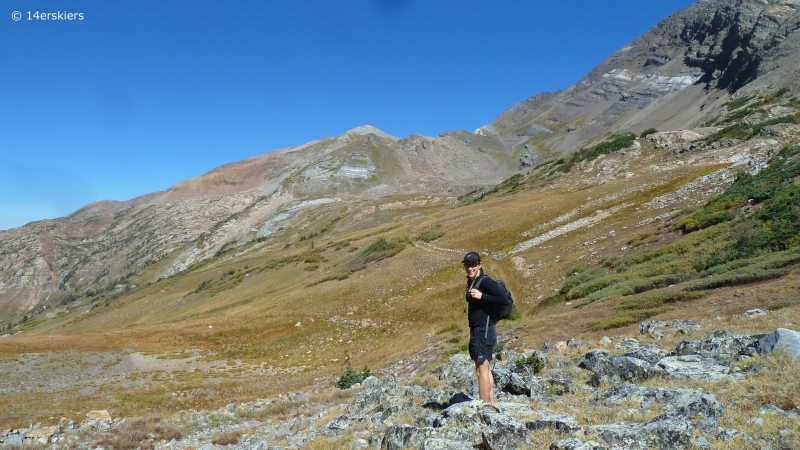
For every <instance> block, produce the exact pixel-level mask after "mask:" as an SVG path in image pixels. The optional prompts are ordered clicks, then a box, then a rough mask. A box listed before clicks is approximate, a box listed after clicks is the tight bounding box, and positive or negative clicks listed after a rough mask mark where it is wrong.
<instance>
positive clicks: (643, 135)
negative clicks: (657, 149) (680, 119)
mask: <svg viewBox="0 0 800 450" xmlns="http://www.w3.org/2000/svg"><path fill="white" fill-rule="evenodd" d="M655 133H658V130H656V129H655V128H648V129H646V130H644V131H642V134H640V135H639V137H640V138H643V137H646V136H650V135H651V134H655Z"/></svg>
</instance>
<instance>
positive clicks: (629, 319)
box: [589, 307, 669, 331]
mask: <svg viewBox="0 0 800 450" xmlns="http://www.w3.org/2000/svg"><path fill="white" fill-rule="evenodd" d="M667 311H669V308H665V307H659V308H648V309H638V310H629V311H625V312H623V313H622V314H619V315H616V316H614V317H609V318H607V319H603V320H598V321H596V322H592V323H590V324H589V329H591V330H592V331H602V330H609V329H611V328H619V327H624V326H626V325H631V324H634V323H639V322H641V321H642V320H645V319H649V318H651V317H653V316H656V315H658V314H661V313H664V312H667Z"/></svg>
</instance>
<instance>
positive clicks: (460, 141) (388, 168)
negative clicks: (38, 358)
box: [0, 127, 518, 318]
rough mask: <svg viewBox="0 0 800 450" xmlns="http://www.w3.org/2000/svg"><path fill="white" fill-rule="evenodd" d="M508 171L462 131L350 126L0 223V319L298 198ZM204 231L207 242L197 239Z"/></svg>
mask: <svg viewBox="0 0 800 450" xmlns="http://www.w3.org/2000/svg"><path fill="white" fill-rule="evenodd" d="M517 170H518V167H517V164H516V163H515V161H513V159H512V158H511V156H509V155H507V154H506V153H504V152H503V151H502V147H501V146H499V145H498V144H497V143H496V142H495V141H494V140H492V139H489V138H484V137H480V136H475V135H473V134H472V133H467V132H454V133H447V134H444V135H442V136H440V137H437V138H430V137H425V136H419V135H413V136H410V137H408V138H405V139H398V138H395V137H392V136H389V135H387V134H385V133H383V132H381V131H380V130H378V129H376V128H374V127H359V128H357V129H354V130H351V131H349V132H347V133H344V134H343V135H341V136H339V137H337V138H326V139H321V140H318V141H314V142H310V143H308V144H305V145H302V146H298V147H292V148H288V149H283V150H276V151H272V152H268V153H265V154H262V155H258V156H255V157H252V158H249V159H246V160H244V161H241V162H237V163H231V164H227V165H224V166H221V167H218V168H216V169H214V170H212V171H210V172H209V173H207V174H205V175H201V176H199V177H196V178H193V179H191V180H187V181H183V182H180V183H178V184H176V185H175V186H173V187H172V188H170V189H168V190H166V191H164V192H157V193H152V194H148V195H145V196H142V197H138V198H135V199H132V200H129V201H126V202H110V201H103V202H98V203H95V204H92V205H88V206H86V207H84V208H81V209H80V210H78V211H76V212H75V213H73V214H71V215H70V216H67V217H65V218H61V219H55V220H46V221H39V222H34V223H31V224H28V225H26V226H24V227H21V228H17V229H13V230H8V231H2V232H0V317H5V318H8V317H10V316H13V315H15V314H18V313H22V312H24V311H28V310H32V309H33V308H36V307H38V306H40V305H41V304H42V302H47V301H49V302H51V303H52V302H53V301H56V302H57V301H60V300H62V299H65V298H66V299H69V298H72V297H70V296H74V295H85V294H86V293H93V292H100V291H111V290H114V289H123V288H124V287H125V286H126V283H125V282H124V280H126V279H128V278H129V277H131V276H133V275H135V274H137V273H139V272H141V271H142V270H144V269H145V268H146V267H148V266H149V265H151V264H153V263H155V262H157V261H160V260H162V259H163V258H165V257H167V256H168V255H171V254H172V253H174V252H176V251H177V250H179V249H181V248H184V247H186V246H187V245H190V243H192V242H193V241H196V240H198V238H200V240H201V241H202V243H201V244H198V243H197V242H195V244H194V245H190V247H189V248H188V249H185V250H184V251H183V252H182V254H181V255H179V256H178V259H180V262H178V263H177V264H175V265H173V266H172V268H171V269H168V270H166V271H165V272H164V273H162V274H160V276H169V275H171V274H173V273H174V271H175V270H182V269H183V268H186V267H188V266H189V265H191V264H194V263H197V262H199V261H200V260H202V259H204V258H207V257H210V256H213V255H214V254H215V253H216V252H217V251H219V250H220V249H221V248H222V247H223V246H224V245H226V244H229V243H231V244H234V243H237V242H238V243H242V242H246V241H250V240H252V239H256V238H263V237H265V235H266V234H268V233H267V230H269V228H270V226H271V224H272V223H274V222H279V221H280V220H282V217H283V216H282V214H285V212H283V211H281V209H284V210H286V209H288V210H291V209H292V208H295V207H297V205H303V204H304V203H303V202H304V201H312V203H308V204H306V205H309V204H311V205H313V204H314V203H313V201H319V200H320V199H325V198H329V199H333V198H336V199H337V201H339V200H340V197H343V198H347V199H354V200H358V199H369V198H379V197H385V196H388V195H395V194H410V193H431V194H445V195H452V194H456V195H458V194H461V193H464V192H467V191H469V190H472V189H475V188H477V187H481V186H486V185H490V184H493V183H497V182H498V181H500V180H502V179H504V178H507V177H508V176H510V175H511V174H513V173H515V172H516V171H517ZM322 201H326V200H322ZM259 230H260V231H259ZM204 233H205V234H207V235H208V236H207V237H209V238H210V239H205V237H203V238H201V236H203V235H204ZM212 237H213V238H212ZM198 246H199V247H200V248H198ZM117 286H119V287H117Z"/></svg>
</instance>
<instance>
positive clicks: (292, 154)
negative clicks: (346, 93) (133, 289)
mask: <svg viewBox="0 0 800 450" xmlns="http://www.w3.org/2000/svg"><path fill="white" fill-rule="evenodd" d="M798 24H800V13H799V12H798V5H796V4H795V2H793V1H788V0H780V1H779V0H771V1H753V0H738V1H736V2H730V1H726V0H703V1H700V2H698V3H695V4H693V5H691V6H690V7H688V8H686V9H684V10H682V11H679V12H676V13H674V14H672V15H671V16H670V17H668V18H667V19H665V20H664V21H662V22H661V23H659V24H658V25H657V26H656V27H654V28H653V29H651V30H650V31H648V32H647V33H645V34H644V35H643V36H641V37H639V38H637V39H635V40H634V41H633V42H631V43H630V44H629V45H626V46H625V47H623V48H622V49H620V50H618V51H616V52H615V53H614V54H612V55H611V56H610V57H609V58H608V59H606V60H605V61H603V62H602V63H601V64H600V65H598V66H597V67H596V68H595V69H594V70H592V71H591V72H590V73H589V74H587V75H586V76H585V77H583V78H582V79H581V80H579V81H578V82H577V83H575V84H574V85H572V86H570V87H568V88H566V89H564V90H562V91H559V92H555V93H542V94H537V95H535V96H533V97H531V98H529V99H528V100H526V101H524V102H522V103H519V104H517V105H514V106H513V107H511V108H510V109H509V110H507V111H505V112H503V113H502V114H500V116H498V118H497V119H496V120H495V121H494V122H492V123H491V124H488V125H486V126H484V127H481V128H480V129H478V130H476V133H469V132H465V131H457V132H448V133H443V134H442V135H440V136H438V137H436V138H431V137H425V136H420V135H412V136H409V137H406V138H403V139H399V138H397V137H393V136H389V135H387V134H385V133H383V132H381V131H380V130H378V129H376V128H374V127H369V126H364V127H359V128H356V129H353V130H350V131H348V132H346V133H344V134H342V135H341V136H338V137H336V138H324V139H320V140H317V141H313V142H310V143H308V144H305V145H301V146H298V147H292V148H287V149H283V150H275V151H271V152H268V153H264V154H262V155H258V156H254V157H252V158H249V159H247V160H244V161H240V162H237V163H231V164H227V165H224V166H221V167H219V168H217V169H214V170H212V171H211V172H209V173H207V174H205V175H201V176H199V177H196V178H193V179H191V180H187V181H183V182H181V183H178V184H177V185H175V186H173V187H172V188H170V189H168V190H167V191H164V192H157V193H152V194H148V195H145V196H142V197H138V198H135V199H133V200H129V201H125V202H111V201H102V202H98V203H94V204H91V205H87V206H86V207H84V208H81V209H80V210H78V211H76V212H75V213H73V214H71V215H70V216H67V217H64V218H60V219H55V220H45V221H39V222H35V223H31V224H28V225H26V226H24V227H21V228H18V229H14V230H8V231H3V232H0V317H10V315H14V314H18V313H21V312H24V311H27V310H31V309H33V308H35V307H37V306H38V305H40V304H42V302H47V301H60V300H62V299H64V298H68V297H69V298H71V297H70V296H75V295H78V296H79V295H83V294H85V293H87V292H89V293H91V292H98V291H107V290H112V289H115V287H116V286H118V285H119V286H125V282H124V280H126V279H128V278H130V277H131V276H133V275H136V274H138V273H140V272H142V271H143V270H144V269H145V268H146V267H148V266H150V265H152V264H154V263H156V262H159V261H164V259H165V258H171V259H173V262H172V263H171V264H170V265H169V266H168V267H167V268H166V269H164V270H163V271H162V272H161V273H160V274H159V276H160V277H164V276H170V275H173V274H175V273H177V272H179V271H181V270H184V269H186V268H188V267H190V266H191V265H193V264H196V263H198V262H200V261H202V260H204V259H207V258H209V257H211V256H213V255H214V254H215V253H216V252H218V251H219V250H220V249H222V248H223V246H225V245H228V246H231V245H236V244H242V243H244V242H247V241H249V240H252V239H258V238H264V237H266V236H267V235H268V234H269V232H270V231H269V230H271V229H272V228H273V225H275V224H276V223H278V222H281V220H284V218H285V216H286V215H287V214H294V213H295V212H296V211H297V210H298V208H300V209H302V208H307V207H310V206H313V205H316V204H320V203H326V202H343V203H347V202H365V201H369V200H376V199H380V198H386V197H388V196H392V195H406V194H420V195H424V194H429V195H436V196H445V197H447V196H456V197H457V196H459V195H461V194H464V193H466V192H468V191H471V190H475V189H478V188H481V187H486V186H490V185H493V184H496V183H498V182H500V181H502V180H504V179H506V178H508V177H510V176H512V175H514V174H516V173H521V172H524V171H527V170H530V169H531V168H533V167H536V166H537V164H540V163H542V162H545V161H548V160H552V159H557V158H563V157H565V156H568V155H570V154H571V153H573V152H575V151H576V150H577V149H579V148H580V147H582V146H586V145H591V144H592V143H594V142H595V141H597V140H598V139H600V140H602V139H604V138H605V137H606V136H608V134H609V133H613V132H622V131H633V132H641V131H643V130H645V129H647V128H651V127H655V128H658V129H659V130H678V129H684V128H693V127H697V126H699V125H701V124H703V123H706V122H708V121H709V120H710V119H714V118H717V117H719V116H720V115H722V114H723V113H724V112H725V111H726V106H725V105H726V102H727V101H728V100H729V99H732V98H742V97H748V96H753V95H757V94H758V93H762V92H774V91H777V90H779V89H782V88H787V89H792V90H796V89H797V88H798V86H800V84H798V83H800V82H798V79H797V77H796V76H795V75H796V71H795V67H796V66H797V64H798V62H799V61H798V59H799V58H800V56H798V55H800V52H798V48H800V47H799V46H800V37H798V36H800V35H798V33H797V32H796V31H795V30H797V28H798ZM207 238H208V239H207ZM193 241H198V242H199V241H202V245H200V244H198V242H195V244H194V245H192V242H193Z"/></svg>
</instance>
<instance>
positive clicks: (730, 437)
mask: <svg viewBox="0 0 800 450" xmlns="http://www.w3.org/2000/svg"><path fill="white" fill-rule="evenodd" d="M716 437H717V439H719V440H721V441H735V440H737V439H741V440H743V441H745V442H754V441H755V439H753V437H752V436H750V435H749V434H747V433H743V432H741V431H739V430H732V429H729V430H722V431H720V432H719V433H718V434H717V436H716Z"/></svg>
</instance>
